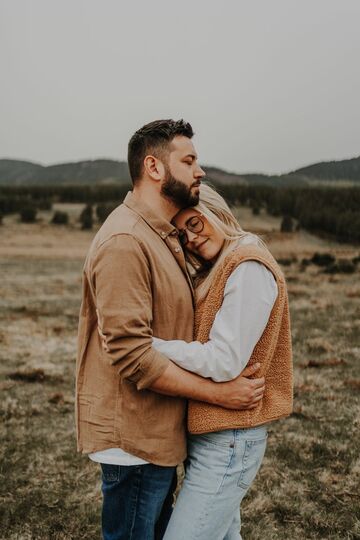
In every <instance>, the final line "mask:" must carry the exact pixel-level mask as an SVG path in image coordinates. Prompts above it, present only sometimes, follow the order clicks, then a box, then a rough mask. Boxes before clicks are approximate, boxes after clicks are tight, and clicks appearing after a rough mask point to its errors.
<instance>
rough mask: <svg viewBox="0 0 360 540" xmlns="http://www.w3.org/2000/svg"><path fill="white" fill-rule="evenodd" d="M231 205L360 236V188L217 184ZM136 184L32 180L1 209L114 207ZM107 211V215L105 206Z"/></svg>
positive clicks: (337, 234) (7, 191)
mask: <svg viewBox="0 0 360 540" xmlns="http://www.w3.org/2000/svg"><path fill="white" fill-rule="evenodd" d="M214 186H215V187H216V188H217V189H218V190H219V192H220V193H221V194H222V195H223V196H224V198H225V199H226V200H227V201H228V203H229V204H230V205H231V206H239V205H242V206H248V207H250V208H252V210H253V212H254V214H256V213H260V212H262V211H266V212H267V213H268V214H270V215H273V216H282V217H283V218H286V220H287V221H286V222H287V223H291V221H290V220H294V221H296V223H297V226H298V227H300V228H304V229H306V230H308V231H310V232H313V233H316V234H327V235H331V236H332V237H334V238H336V239H338V240H340V241H343V242H360V188H358V187H351V188H329V187H326V188H323V187H311V188H310V187H297V188H292V187H290V188H287V187H281V188H279V187H272V186H263V185H238V184H218V185H216V184H214ZM129 189H131V187H130V186H129V185H128V186H126V185H125V186H124V185H95V186H79V185H72V186H56V185H55V186H28V187H20V186H17V187H15V186H14V187H2V188H1V189H0V214H2V215H6V214H11V213H21V212H22V211H24V209H31V208H35V209H50V208H51V205H52V204H53V203H55V202H63V203H85V204H87V205H95V204H98V205H99V204H100V205H101V204H102V205H103V206H104V208H105V207H106V209H109V211H110V209H111V208H113V207H114V206H115V205H116V204H119V203H120V202H121V201H122V200H123V199H124V197H125V195H126V193H127V192H128V190H129ZM104 208H102V210H101V211H100V212H102V216H101V217H102V219H104V215H105V214H106V211H107V210H105V209H104Z"/></svg>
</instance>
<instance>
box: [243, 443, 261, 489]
mask: <svg viewBox="0 0 360 540" xmlns="http://www.w3.org/2000/svg"><path fill="white" fill-rule="evenodd" d="M266 442H267V436H266V437H265V438H264V439H258V440H247V441H245V450H244V454H243V458H242V467H241V471H240V476H239V479H238V486H239V487H241V488H242V489H245V490H248V489H249V487H250V486H251V484H252V482H253V481H254V479H255V476H256V474H257V472H258V470H259V469H260V465H261V463H262V460H263V458H264V454H265V449H266Z"/></svg>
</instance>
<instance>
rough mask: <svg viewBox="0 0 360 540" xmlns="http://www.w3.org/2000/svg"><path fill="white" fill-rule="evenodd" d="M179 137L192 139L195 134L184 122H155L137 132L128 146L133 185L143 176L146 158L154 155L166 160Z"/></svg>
mask: <svg viewBox="0 0 360 540" xmlns="http://www.w3.org/2000/svg"><path fill="white" fill-rule="evenodd" d="M177 135H183V136H185V137H188V138H189V139H191V138H192V137H193V135H194V132H193V129H192V127H191V125H190V124H189V123H188V122H185V121H184V120H177V121H175V120H155V121H154V122H150V124H146V125H145V126H143V127H142V128H140V129H138V130H137V131H135V133H134V135H133V136H132V137H131V139H130V141H129V146H128V165H129V171H130V176H131V179H132V182H133V184H135V183H136V182H137V181H138V180H139V179H140V178H141V177H142V175H143V165H144V159H145V156H147V155H148V154H152V155H154V156H155V157H157V158H158V159H165V158H166V155H167V153H168V152H169V147H170V143H171V141H172V140H173V139H174V137H176V136H177Z"/></svg>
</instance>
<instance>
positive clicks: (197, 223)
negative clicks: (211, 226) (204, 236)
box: [187, 216, 204, 233]
mask: <svg viewBox="0 0 360 540" xmlns="http://www.w3.org/2000/svg"><path fill="white" fill-rule="evenodd" d="M187 228H188V229H189V231H191V232H194V233H199V232H201V231H202V230H203V228H204V222H203V221H202V219H201V218H200V217H198V216H194V217H193V218H191V219H190V220H189V222H188V223H187Z"/></svg>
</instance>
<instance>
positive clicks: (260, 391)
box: [253, 390, 264, 399]
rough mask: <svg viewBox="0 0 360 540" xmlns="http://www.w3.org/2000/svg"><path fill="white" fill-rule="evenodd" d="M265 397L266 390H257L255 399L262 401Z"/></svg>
mask: <svg viewBox="0 0 360 540" xmlns="http://www.w3.org/2000/svg"><path fill="white" fill-rule="evenodd" d="M263 396H264V390H256V392H254V394H253V397H254V399H255V398H256V399H257V398H259V399H262V398H263Z"/></svg>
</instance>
